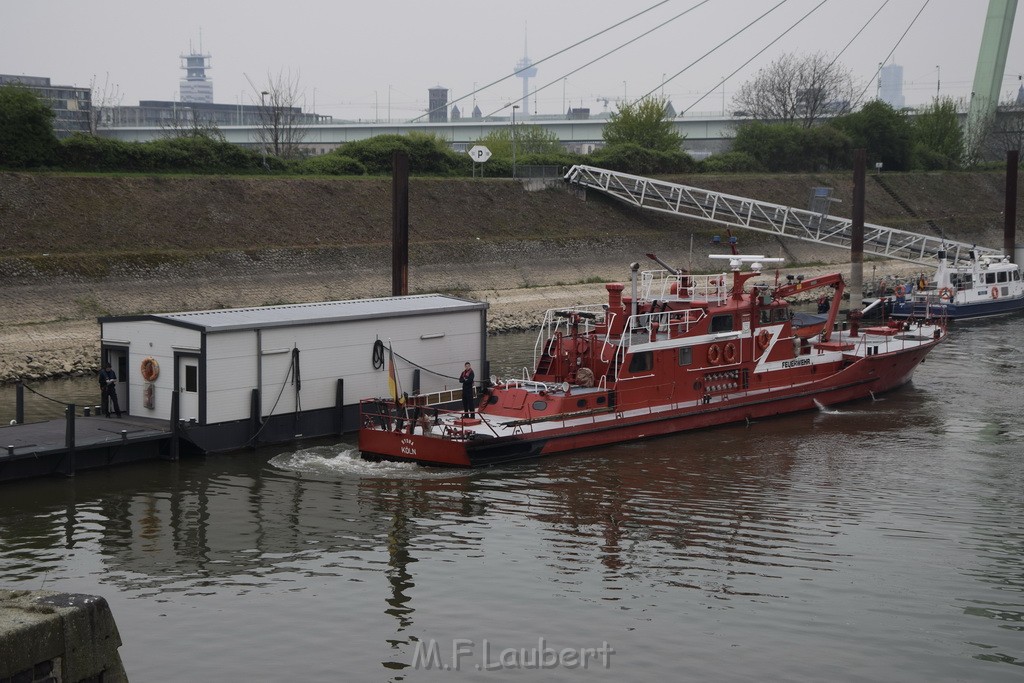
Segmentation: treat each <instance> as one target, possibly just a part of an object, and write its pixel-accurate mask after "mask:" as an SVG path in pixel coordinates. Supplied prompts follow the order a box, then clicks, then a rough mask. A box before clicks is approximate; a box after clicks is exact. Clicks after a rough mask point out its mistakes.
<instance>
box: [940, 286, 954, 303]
mask: <svg viewBox="0 0 1024 683" xmlns="http://www.w3.org/2000/svg"><path fill="white" fill-rule="evenodd" d="M939 298H940V299H942V300H943V301H952V300H953V290H952V289H950V288H949V287H943V288H942V289H940V290H939Z"/></svg>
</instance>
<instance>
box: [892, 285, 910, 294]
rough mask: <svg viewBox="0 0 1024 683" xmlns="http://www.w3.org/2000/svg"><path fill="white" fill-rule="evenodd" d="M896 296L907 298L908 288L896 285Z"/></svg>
mask: <svg viewBox="0 0 1024 683" xmlns="http://www.w3.org/2000/svg"><path fill="white" fill-rule="evenodd" d="M895 294H896V296H906V294H907V288H906V287H904V286H903V285H896V290H895Z"/></svg>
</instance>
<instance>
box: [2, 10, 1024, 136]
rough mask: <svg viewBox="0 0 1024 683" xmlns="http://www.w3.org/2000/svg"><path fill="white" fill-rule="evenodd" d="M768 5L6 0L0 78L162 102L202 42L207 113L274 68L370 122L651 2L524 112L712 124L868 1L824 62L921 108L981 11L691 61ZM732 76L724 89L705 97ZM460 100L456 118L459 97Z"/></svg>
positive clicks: (948, 80)
mask: <svg viewBox="0 0 1024 683" xmlns="http://www.w3.org/2000/svg"><path fill="white" fill-rule="evenodd" d="M779 1H780V0H743V1H742V2H740V1H738V0H707V1H706V2H705V3H704V4H701V2H700V0H666V1H665V2H662V3H659V2H658V0H633V1H632V2H623V1H622V0H514V1H510V2H499V1H497V0H371V1H370V2H365V1H363V2H351V1H349V2H346V1H344V0H291V1H290V2H282V1H281V0H275V1H273V2H270V1H267V0H248V1H247V2H244V3H243V2H225V1H223V0H202V1H197V0H169V1H167V2H159V3H157V2H148V1H147V0H117V1H111V0H94V1H93V2H83V1H82V0H21V1H15V0H6V1H5V2H4V8H3V13H2V15H0V73H7V74H22V75H29V76H49V77H50V78H51V79H52V82H53V83H54V84H71V85H78V86H89V85H90V84H91V83H93V82H95V85H94V99H100V98H101V96H100V94H98V92H99V91H103V90H104V84H106V92H108V93H116V94H117V96H118V99H119V101H120V104H126V105H127V104H137V103H138V101H139V100H143V99H155V100H177V99H178V86H179V80H180V79H181V78H182V76H183V75H184V72H183V71H182V70H181V69H180V65H181V60H180V59H179V56H180V55H181V54H182V53H185V52H188V51H189V50H190V48H195V49H197V50H198V49H199V46H200V33H201V35H202V50H203V52H206V53H209V54H210V55H211V56H212V59H211V65H212V68H211V69H210V71H209V72H208V75H209V77H210V78H211V79H212V80H213V86H214V99H215V101H217V102H221V103H230V104H237V103H238V102H243V103H250V102H251V99H252V98H253V97H255V98H256V99H259V95H258V92H259V90H262V89H265V87H266V83H267V78H268V74H277V73H278V72H282V71H284V72H289V71H290V72H291V74H292V75H293V77H294V76H297V77H298V78H299V80H300V83H301V86H302V89H303V90H304V92H305V97H306V102H305V107H304V108H305V109H307V110H308V109H311V108H312V107H313V105H314V102H315V106H316V111H317V112H318V113H321V114H327V115H331V116H334V117H335V118H342V119H360V118H361V119H363V120H366V119H374V118H376V119H380V120H385V119H386V118H387V117H388V115H389V113H390V116H391V117H392V118H393V119H403V120H405V119H410V118H413V117H415V116H418V115H420V114H421V113H423V112H424V111H425V110H426V108H427V89H428V88H430V87H432V86H435V85H441V86H444V87H447V88H449V89H450V91H451V95H452V98H458V97H462V96H464V95H467V94H469V93H470V92H471V91H472V90H473V89H474V87H483V86H484V85H487V84H488V83H491V82H492V81H496V80H499V79H502V78H504V77H508V76H510V74H511V73H512V72H513V71H514V70H515V65H516V62H517V61H518V60H519V59H521V58H522V57H523V53H524V41H526V40H528V52H529V57H530V58H531V60H532V61H534V62H538V61H540V60H542V59H543V58H545V57H547V56H549V55H553V54H554V53H556V52H559V51H561V50H564V49H565V48H568V47H570V46H571V45H573V44H574V43H576V42H577V41H580V40H583V39H585V38H587V37H589V36H591V35H593V34H595V33H598V32H599V31H602V30H604V29H607V28H609V27H611V26H613V25H614V24H616V23H617V22H620V21H622V20H624V19H626V18H627V17H629V16H631V15H633V14H636V13H638V12H641V11H643V10H645V9H647V8H651V7H653V8H654V9H652V10H651V11H649V12H646V13H644V14H642V15H641V16H639V17H637V18H635V19H633V20H631V21H628V22H626V23H625V24H624V25H622V26H619V27H618V28H615V29H612V30H610V31H608V32H606V33H603V34H602V35H600V36H598V37H596V38H594V39H593V40H590V41H588V42H586V43H584V44H583V45H581V46H579V47H576V48H574V49H571V50H568V51H567V52H565V53H564V54H562V55H559V56H557V57H554V58H552V59H550V60H548V61H544V62H543V63H541V64H539V65H538V66H537V70H538V73H537V76H536V78H535V79H533V81H532V83H531V88H534V87H539V86H544V85H546V84H548V83H551V84H552V85H551V86H550V87H548V88H546V89H544V90H542V91H541V92H539V93H537V94H536V95H535V96H532V97H531V98H530V109H531V111H533V110H535V111H537V112H538V113H540V114H557V113H560V112H563V111H564V109H565V108H566V107H568V106H584V107H590V108H591V109H592V110H593V111H600V110H602V109H603V108H604V107H605V104H604V102H603V101H602V99H601V98H606V99H608V100H610V108H612V109H614V106H615V101H616V100H617V99H621V98H629V99H630V100H633V99H635V98H637V97H639V96H641V95H643V94H645V93H648V92H652V91H653V92H655V93H659V94H660V93H662V92H664V94H665V95H666V96H667V97H669V99H670V100H671V101H672V103H673V105H674V106H675V108H676V109H677V110H678V111H683V110H685V109H690V111H691V113H696V112H715V113H721V112H722V111H723V110H729V111H731V99H732V97H733V95H734V94H735V92H736V90H737V88H738V87H739V86H740V84H742V83H743V82H744V81H746V80H748V79H750V78H751V77H752V76H753V75H754V74H755V73H756V71H757V68H758V67H759V66H763V65H765V64H767V63H768V62H770V61H772V59H774V58H775V57H777V56H778V55H780V54H782V53H785V52H795V53H798V54H800V53H809V52H816V51H823V52H827V53H830V54H835V53H836V52H838V51H839V50H842V49H843V47H844V46H845V45H846V44H847V43H848V42H849V41H850V40H851V39H853V38H854V36H855V34H857V32H858V31H859V30H860V29H861V28H862V27H863V26H864V24H865V23H867V22H868V20H869V18H870V17H871V15H872V14H874V13H875V11H876V10H879V8H880V7H881V8H882V9H881V10H880V12H879V13H878V15H877V16H876V17H875V19H874V20H873V21H871V23H870V24H868V26H867V27H866V28H865V29H864V30H863V32H862V33H861V34H860V36H859V37H858V38H856V39H855V40H853V43H852V44H851V45H850V46H849V47H848V48H847V49H846V51H845V52H844V53H843V54H842V56H841V57H840V58H839V59H840V62H841V63H842V64H844V65H845V66H846V67H847V68H849V69H850V70H851V71H852V72H853V74H854V75H855V77H856V78H858V79H860V81H861V83H862V84H863V85H864V86H865V87H866V88H867V94H868V96H871V95H873V94H874V93H875V92H876V88H875V83H876V81H875V80H874V74H875V71H876V70H877V68H878V65H879V63H880V62H882V61H884V60H886V58H887V56H888V55H889V53H890V51H891V50H893V48H894V47H895V51H894V52H893V53H892V57H891V58H890V59H889V61H893V62H895V63H896V64H900V65H902V66H903V74H904V95H905V97H906V101H907V104H908V105H915V104H923V103H926V102H928V101H929V100H930V98H932V97H934V96H935V94H936V92H937V90H938V92H940V93H941V94H942V95H943V96H952V97H967V96H969V94H970V90H971V84H972V81H973V79H974V70H975V63H976V61H977V57H978V47H979V44H980V40H981V32H982V27H983V25H984V21H985V13H986V10H987V7H988V2H987V0H928V1H927V2H926V0H888V2H886V0H827V1H825V2H824V3H823V4H821V0H784V1H783V2H782V4H781V6H779V7H778V8H777V9H775V10H774V11H772V12H771V13H770V14H769V15H768V16H767V17H765V18H764V19H762V20H761V21H759V22H757V23H755V24H754V25H752V26H751V27H750V28H748V29H747V30H746V31H744V32H743V33H741V34H740V35H738V36H737V37H735V38H733V39H732V40H731V41H729V42H727V43H726V44H725V45H724V46H722V47H720V48H718V49H717V50H716V51H714V52H713V53H712V54H710V55H708V56H704V55H705V53H707V52H709V51H710V50H713V49H714V48H715V46H716V45H718V44H719V43H722V42H723V41H726V40H728V39H729V37H730V36H731V35H732V34H733V33H735V32H736V31H739V30H740V29H742V28H743V27H744V26H745V25H747V24H748V23H750V22H751V21H753V20H754V19H756V18H757V17H758V16H759V15H761V14H763V13H764V12H766V11H768V10H770V9H771V8H772V7H774V6H775V5H777V4H779ZM819 4H821V6H820V7H818V9H816V10H815V9H814V8H815V7H817V6H818V5H819ZM698 5H699V6H698ZM883 5H884V7H883ZM694 7H696V8H695V9H693V10H692V11H691V12H689V13H686V14H684V15H683V16H680V17H679V18H676V19H674V20H672V17H675V16H677V15H679V14H680V13H683V12H686V10H688V9H690V8H694ZM922 7H923V8H924V9H923V11H921V10H922ZM812 10H814V11H813V12H812ZM919 11H920V12H921V13H920V16H919V17H918V19H917V21H916V23H914V24H913V26H912V27H911V22H912V21H913V20H914V17H915V15H916V14H918V12H919ZM808 12H812V13H811V14H810V15H809V16H808V17H807V18H806V19H804V21H803V22H802V23H799V24H798V25H796V26H795V27H794V28H793V29H792V30H791V31H789V32H788V33H786V35H784V36H783V37H781V38H780V39H779V40H778V42H776V43H775V44H774V45H772V46H771V47H768V48H767V49H766V50H765V51H764V52H763V53H762V54H761V55H760V56H757V57H755V55H756V54H757V53H758V52H759V51H761V50H762V49H763V48H765V47H766V46H767V45H768V44H769V43H770V42H771V41H773V40H775V39H776V38H778V37H779V36H780V35H781V34H782V33H783V32H784V31H786V29H787V28H789V27H791V26H793V25H794V24H796V23H797V22H798V21H799V19H800V18H801V17H803V16H804V15H805V14H807V13H808ZM1022 14H1024V5H1022V8H1019V9H1018V10H1017V17H1016V18H1017V23H1018V26H1017V27H1016V31H1015V35H1014V39H1013V40H1011V44H1010V52H1009V56H1008V58H1007V63H1006V73H1005V76H1004V79H1003V87H1002V93H1003V96H1002V98H1005V97H1009V96H1010V95H1012V94H1016V92H1017V88H1018V86H1019V85H1020V82H1019V80H1018V78H1019V75H1020V74H1024V35H1022V34H1021V31H1024V24H1021V15H1022ZM664 22H668V23H666V24H665V25H664V26H662V27H661V28H657V29H656V30H654V31H653V32H651V33H650V34H649V35H647V36H645V37H642V38H639V39H637V40H636V41H635V42H633V43H631V44H630V45H627V46H625V47H623V48H622V49H619V50H618V51H616V52H614V53H613V54H610V55H609V56H607V57H604V58H603V59H600V60H599V61H597V62H596V63H594V64H592V65H590V66H587V67H585V68H583V69H582V70H579V71H576V70H577V69H579V68H580V67H582V66H583V65H585V64H586V63H587V62H590V61H591V60H594V59H596V58H598V57H600V56H601V55H602V54H604V53H606V52H609V51H612V50H615V49H616V48H618V47H619V46H620V45H623V44H624V43H626V42H627V41H630V40H632V39H634V38H636V37H637V36H639V35H640V34H641V33H644V32H645V31H649V30H651V29H654V28H655V27H656V26H658V25H659V24H662V23H664ZM908 27H909V32H908V33H907V34H906V37H904V38H903V39H902V42H900V43H899V45H898V47H897V46H896V45H897V43H898V42H899V41H900V36H901V35H902V34H903V33H904V32H905V31H907V29H908ZM751 58H753V61H751V62H750V64H749V65H747V66H746V67H743V68H741V69H740V67H741V66H742V65H743V64H744V63H745V62H747V60H750V59H751ZM736 69H740V71H738V72H737V73H736V75H734V76H732V77H730V78H729V79H728V80H727V81H726V83H725V85H724V88H723V87H718V86H717V84H718V83H719V82H720V81H721V79H722V78H723V77H726V76H729V74H731V73H732V72H733V71H734V70H736ZM574 71H575V73H571V72H574ZM679 72H682V73H679ZM676 74H679V75H676ZM246 75H248V77H249V79H251V80H252V82H253V83H254V84H255V85H256V88H255V89H254V88H253V87H251V86H250V85H249V82H248V81H247V79H246ZM673 76H674V78H673ZM663 79H664V80H666V81H667V82H666V83H665V84H664V90H662V81H663ZM723 90H724V97H723ZM709 91H710V93H711V94H710V95H707V96H706V97H704V99H703V100H701V101H698V100H700V98H701V97H702V96H705V94H706V93H708V92H709ZM521 95H522V81H521V80H519V79H518V78H514V77H509V78H505V80H503V81H501V82H500V83H498V84H496V85H494V86H492V87H490V88H488V89H487V90H485V91H484V92H481V93H479V94H477V95H476V98H475V99H476V103H477V104H478V105H479V106H480V108H481V110H482V111H483V113H484V114H485V115H487V114H491V113H498V114H502V115H508V114H509V110H508V109H507V108H504V107H506V105H508V103H510V102H512V101H514V100H517V99H519V98H520V97H521ZM1002 98H1001V99H1002ZM460 107H461V108H462V109H463V111H465V112H467V113H468V112H469V111H470V110H471V109H472V107H473V101H472V99H470V100H466V101H465V103H460Z"/></svg>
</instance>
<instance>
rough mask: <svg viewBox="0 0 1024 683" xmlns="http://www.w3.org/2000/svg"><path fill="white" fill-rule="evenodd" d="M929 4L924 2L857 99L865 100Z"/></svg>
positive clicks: (926, 0) (925, 0)
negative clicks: (874, 82)
mask: <svg viewBox="0 0 1024 683" xmlns="http://www.w3.org/2000/svg"><path fill="white" fill-rule="evenodd" d="M929 2H931V0H924V4H923V5H921V9H919V10H917V14H915V15H914V18H913V19H911V20H910V25H909V26H907V30H906V31H904V32H903V35H901V36H900V39H899V40H897V41H896V44H895V45H893V46H892V49H891V50H889V54H887V55H886V56H885V59H883V60H882V61H881V62H879V63H878V68H877V69H876V70H875V73H874V74H872V75H871V78H870V79H868V84H867V85H865V86H864V90H862V91H861V93H860V96H859V97H858V98H857V99H858V100H862V99H864V93H866V92H867V91H868V88H870V87H871V83H872V81H874V80H875V78H876V77H877V76H878V74H879V72H880V71H881V70H882V65H884V64H885V63H886V62H888V61H889V58H890V57H892V53H893V52H896V48H898V47H899V46H900V43H902V42H903V39H904V38H906V37H907V34H908V33H910V29H912V28H913V27H914V24H915V23H916V22H917V18H918V17H920V16H921V12H924V8H925V7H927V6H928V3H929Z"/></svg>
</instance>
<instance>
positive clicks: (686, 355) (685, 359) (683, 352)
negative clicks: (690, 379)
mask: <svg viewBox="0 0 1024 683" xmlns="http://www.w3.org/2000/svg"><path fill="white" fill-rule="evenodd" d="M692 362H693V349H691V348H690V347H689V346H684V347H683V348H681V349H679V364H680V365H689V364H690V363H692Z"/></svg>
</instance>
